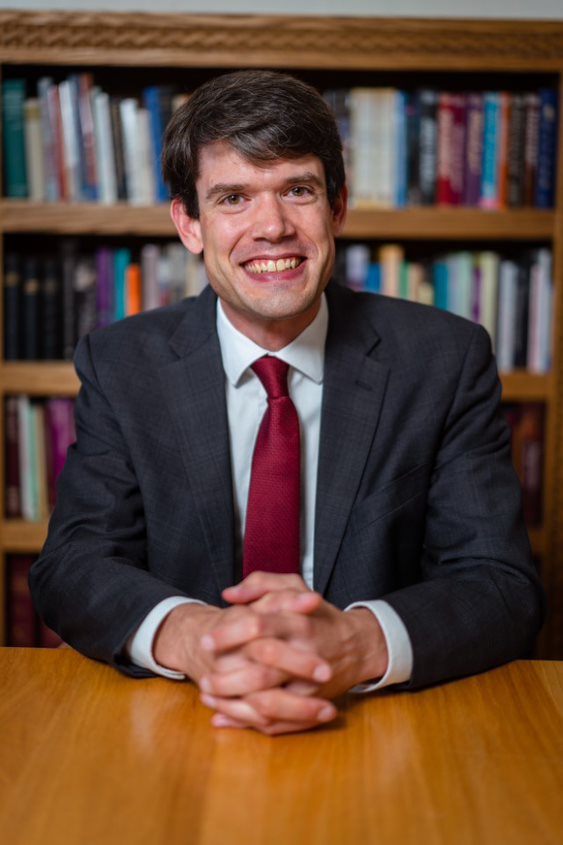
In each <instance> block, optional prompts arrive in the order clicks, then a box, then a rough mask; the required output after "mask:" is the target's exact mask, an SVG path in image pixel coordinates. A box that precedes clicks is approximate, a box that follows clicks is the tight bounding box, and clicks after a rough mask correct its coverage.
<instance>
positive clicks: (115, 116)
mask: <svg viewBox="0 0 563 845" xmlns="http://www.w3.org/2000/svg"><path fill="white" fill-rule="evenodd" d="M110 118H111V134H112V140H113V154H114V156H115V178H116V184H117V199H118V200H127V199H128V196H129V194H128V186H127V179H126V176H125V152H124V148H123V130H122V125H121V114H120V109H119V99H118V98H117V97H112V98H111V99H110Z"/></svg>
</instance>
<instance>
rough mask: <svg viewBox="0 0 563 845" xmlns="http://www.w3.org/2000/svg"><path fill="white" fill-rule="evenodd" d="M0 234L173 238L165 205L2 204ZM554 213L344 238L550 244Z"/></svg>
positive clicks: (474, 213)
mask: <svg viewBox="0 0 563 845" xmlns="http://www.w3.org/2000/svg"><path fill="white" fill-rule="evenodd" d="M0 220H1V224H0V225H1V228H2V229H3V231H4V232H7V233H14V234H15V233H25V232H40V233H45V234H50V235H143V236H151V237H173V236H174V235H175V234H176V230H175V229H174V226H173V224H172V221H171V220H170V215H169V211H168V205H167V204H165V205H156V206H132V205H127V204H126V203H118V204H117V205H96V204H93V203H31V202H26V201H25V200H5V199H4V200H0ZM554 228H555V215H554V212H552V211H538V210H536V209H528V208H522V209H515V210H510V211H508V210H507V211H482V210H480V209H475V208H455V207H436V208H434V207H432V208H405V209H394V208H386V209H375V208H374V209H372V208H365V209H363V208H362V209H359V208H356V209H350V211H349V212H348V219H347V222H346V227H345V230H344V234H343V237H344V238H365V239H367V240H374V239H377V240H382V239H389V238H400V239H406V240H462V241H469V240H481V241H482V240H487V241H492V240H505V241H510V240H516V241H522V240H529V241H536V240H549V239H551V238H552V237H553V234H554Z"/></svg>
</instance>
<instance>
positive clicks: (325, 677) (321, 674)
mask: <svg viewBox="0 0 563 845" xmlns="http://www.w3.org/2000/svg"><path fill="white" fill-rule="evenodd" d="M331 675H332V672H331V671H330V667H329V666H326V665H324V666H317V668H316V669H315V671H314V672H313V678H314V679H315V681H319V682H321V683H322V682H324V681H329V680H330V676H331Z"/></svg>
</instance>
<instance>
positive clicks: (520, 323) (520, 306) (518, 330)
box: [514, 260, 530, 368]
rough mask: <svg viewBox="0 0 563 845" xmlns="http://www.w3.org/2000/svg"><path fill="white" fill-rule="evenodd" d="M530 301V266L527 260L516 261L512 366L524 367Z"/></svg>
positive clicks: (526, 359)
mask: <svg viewBox="0 0 563 845" xmlns="http://www.w3.org/2000/svg"><path fill="white" fill-rule="evenodd" d="M529 302H530V266H529V261H528V260H522V261H520V262H519V263H518V278H517V283H516V309H515V310H516V318H515V331H514V366H515V367H518V368H520V367H526V364H527V361H528V315H529Z"/></svg>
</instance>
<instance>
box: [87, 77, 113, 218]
mask: <svg viewBox="0 0 563 845" xmlns="http://www.w3.org/2000/svg"><path fill="white" fill-rule="evenodd" d="M92 99H93V118H94V137H95V144H96V166H97V173H98V199H99V201H100V202H102V203H104V204H105V205H111V204H112V203H115V202H117V176H116V170H115V167H116V164H115V150H114V146H113V134H112V123H111V114H110V99H109V96H108V95H107V94H106V93H104V92H103V91H99V90H96V89H94V90H93V92H92Z"/></svg>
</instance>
